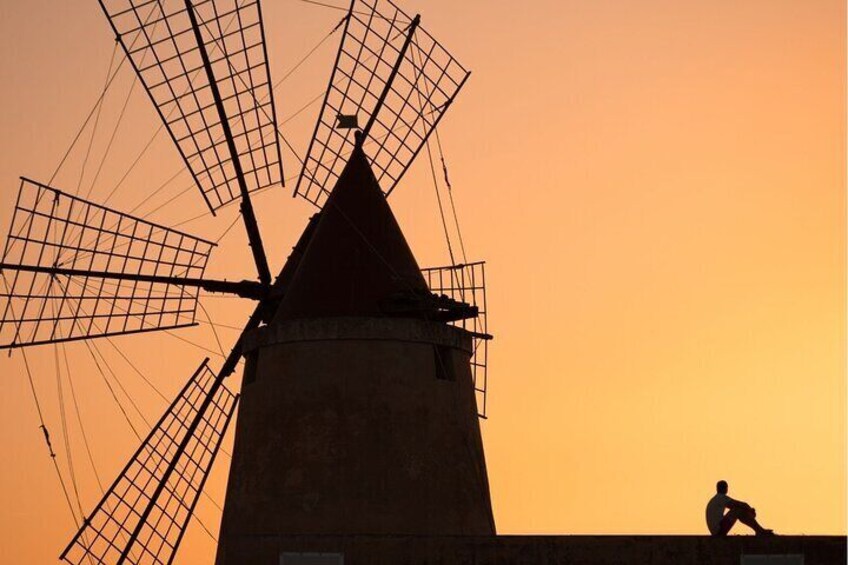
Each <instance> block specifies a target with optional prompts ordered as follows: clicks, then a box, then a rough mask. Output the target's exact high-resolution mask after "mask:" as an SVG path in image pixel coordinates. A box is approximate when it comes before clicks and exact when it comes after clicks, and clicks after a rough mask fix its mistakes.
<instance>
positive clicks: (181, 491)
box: [60, 359, 238, 565]
mask: <svg viewBox="0 0 848 565" xmlns="http://www.w3.org/2000/svg"><path fill="white" fill-rule="evenodd" d="M208 361H209V360H208V359H205V360H204V361H203V362H202V363H201V364H200V366H199V367H198V369H197V370H196V371H195V372H194V374H193V375H192V377H191V378H190V379H189V380H188V382H187V383H186V385H185V386H184V387H183V389H182V390H181V391H180V393H179V394H178V395H177V397H176V398H175V399H174V401H173V402H172V403H171V405H170V406H169V407H168V409H167V410H166V411H165V413H164V414H163V415H162V417H161V418H159V420H158V421H157V423H156V424H155V425H154V426H153V429H152V430H151V431H150V433H149V434H148V435H147V437H146V438H145V439H144V441H143V442H142V444H141V446H140V447H139V448H138V449H137V450H136V451H135V453H134V454H133V456H132V457H131V458H130V460H129V462H128V463H127V464H126V465H125V466H124V468H123V470H122V471H121V473H120V474H119V475H118V478H117V479H115V481H114V482H113V483H112V485H111V486H110V487H109V489H108V490H107V491H106V493H105V494H104V496H103V498H102V499H101V500H100V502H99V503H98V504H97V506H96V507H95V509H94V511H93V512H92V513H91V514H90V515H89V516H88V517H87V518H86V519H85V521H84V523H83V525H82V527H81V528H80V530H79V531H78V532H77V534H76V535H75V536H74V538H73V539H72V540H71V542H70V543H69V544H68V546H67V547H66V548H65V550H64V551H63V552H62V554H61V556H60V558H61V559H63V560H65V561H66V562H68V563H72V564H74V565H78V564H80V565H81V564H82V563H84V562H87V561H90V560H92V559H93V560H95V561H96V562H98V563H103V562H114V563H118V564H120V563H125V562H130V563H140V562H141V563H157V564H158V563H161V564H166V563H168V564H170V563H172V562H173V560H174V557H175V556H176V553H177V549H178V548H179V545H180V542H181V541H182V539H183V535H184V532H185V529H186V526H187V524H188V521H189V519H190V518H191V516H192V514H193V512H194V509H195V506H196V504H197V500H198V498H199V495H200V492H201V491H202V490H203V487H204V485H205V483H206V479H207V477H208V475H209V470H210V468H211V467H212V464H213V463H214V461H215V457H216V456H217V454H218V451H219V449H220V446H221V441H222V439H223V437H224V434H225V433H226V430H227V427H228V425H229V423H230V420H231V418H232V415H233V412H234V411H235V408H236V405H237V403H238V395H235V394H233V393H232V392H230V391H229V390H228V389H227V387H226V386H224V385H223V377H222V376H221V375H220V374H219V375H215V374H214V373H213V372H212V371H211V370H210V369H209V367H208ZM153 518H155V520H154V519H153Z"/></svg>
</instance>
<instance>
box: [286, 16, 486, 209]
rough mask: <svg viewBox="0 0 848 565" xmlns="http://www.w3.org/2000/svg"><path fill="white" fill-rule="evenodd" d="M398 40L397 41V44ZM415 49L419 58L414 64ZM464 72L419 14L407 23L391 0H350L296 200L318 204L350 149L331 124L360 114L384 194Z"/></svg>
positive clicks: (346, 134)
mask: <svg viewBox="0 0 848 565" xmlns="http://www.w3.org/2000/svg"><path fill="white" fill-rule="evenodd" d="M400 38H404V39H403V44H397V42H398V40H400ZM407 47H408V48H407ZM415 52H420V53H422V54H423V55H422V61H421V64H420V65H416V64H415V63H414V60H413V57H412V56H411V55H412V53H415ZM469 75H470V73H469V72H468V71H467V70H465V69H464V68H463V67H462V65H460V64H459V63H458V62H457V61H456V59H454V58H453V56H451V55H450V53H448V52H447V51H446V50H445V49H444V47H442V45H441V44H440V43H438V42H437V41H436V40H435V39H433V37H432V36H431V35H430V34H428V33H427V32H426V31H425V30H424V29H423V28H421V26H420V25H417V16H416V19H413V18H410V17H409V16H408V15H406V14H405V13H404V12H403V11H402V10H400V8H398V7H397V6H396V5H395V4H393V3H392V2H391V1H390V0H353V1H352V2H351V6H350V9H349V10H348V15H347V18H346V21H345V28H344V33H343V34H342V39H341V41H340V44H339V50H338V52H337V54H336V62H335V64H334V66H333V71H332V73H331V75H330V81H329V83H328V86H327V90H326V92H325V95H324V102H323V104H322V107H321V111H320V113H319V116H318V120H317V122H316V125H315V130H314V133H313V136H312V138H311V140H310V143H309V149H308V151H307V154H306V158H305V159H304V164H303V168H302V170H301V174H300V176H299V178H298V181H297V184H296V188H295V195H300V196H302V197H303V198H305V199H306V200H308V201H309V202H311V203H312V204H314V205H315V206H317V207H319V208H320V207H321V206H322V205H323V202H324V200H325V199H326V197H327V195H328V194H329V192H330V190H332V188H333V186H335V183H336V180H337V179H338V176H339V175H340V174H341V170H342V169H343V168H344V164H345V162H346V160H347V159H346V157H347V156H348V155H349V154H350V153H351V152H352V150H353V147H354V146H355V144H356V139H355V136H352V135H350V131H349V130H338V129H337V128H336V127H335V120H336V118H337V116H338V115H357V114H359V113H361V112H364V113H365V114H366V115H367V116H368V121H367V124H368V125H366V133H367V134H368V140H366V142H365V148H366V149H368V150H367V151H366V152H367V153H369V154H370V156H369V160H370V161H371V166H372V168H373V169H374V172H375V175H376V177H377V180H378V182H379V183H380V186H381V189H382V190H383V192H384V193H385V194H386V195H388V194H390V193H391V192H392V191H393V190H394V188H395V187H396V186H397V184H398V182H399V181H400V179H401V178H402V177H403V176H404V175H405V174H406V171H407V170H408V169H409V166H410V165H411V163H412V162H413V161H414V159H415V157H416V156H417V155H418V153H419V152H420V150H421V148H422V147H423V146H424V144H425V143H426V141H427V139H428V137H429V136H430V134H431V133H432V132H433V130H434V128H435V127H436V125H438V123H439V121H440V120H441V118H442V117H443V115H444V113H445V111H446V110H447V108H448V107H450V105H451V104H452V103H453V101H454V100H455V98H456V95H457V94H458V92H459V91H460V90H461V89H462V87H463V86H464V84H465V82H466V80H467V79H468V77H469ZM371 147H373V148H376V149H374V150H372V149H371Z"/></svg>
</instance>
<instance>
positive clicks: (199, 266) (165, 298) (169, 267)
mask: <svg viewBox="0 0 848 565" xmlns="http://www.w3.org/2000/svg"><path fill="white" fill-rule="evenodd" d="M214 246H215V244H214V243H212V242H210V241H206V240H203V239H199V238H196V237H193V236H191V235H188V234H186V233H183V232H180V231H177V230H173V229H169V228H165V227H163V226H160V225H158V224H154V223H152V222H148V221H145V220H142V219H140V218H136V217H133V216H130V215H128V214H124V213H121V212H117V211H115V210H112V209H110V208H106V207H104V206H99V205H97V204H93V203H91V202H88V201H86V200H83V199H81V198H77V197H75V196H71V195H68V194H65V193H63V192H61V191H60V190H57V189H55V188H52V187H50V186H46V185H43V184H40V183H37V182H34V181H31V180H28V179H22V181H21V186H20V192H19V193H18V199H17V203H16V205H15V213H14V215H13V217H12V223H11V226H10V229H9V235H8V239H7V240H6V246H5V249H4V251H3V260H2V265H0V348H9V347H19V346H25V345H37V344H43V343H54V342H58V341H70V340H77V339H86V338H92V337H99V336H110V335H118V334H126V333H136V332H144V331H151V330H160V329H166V328H178V327H183V326H189V325H194V324H195V314H196V309H197V298H198V292H199V290H198V288H192V287H185V286H182V285H180V284H173V283H171V282H153V281H147V282H145V281H141V280H138V278H139V277H144V276H148V277H149V278H151V279H155V278H156V277H161V278H163V279H169V280H172V281H180V280H184V279H189V278H202V276H203V273H204V270H205V269H206V263H207V261H208V259H209V255H210V252H211V251H212V248H213V247H214ZM121 277H127V278H121ZM133 277H135V280H133Z"/></svg>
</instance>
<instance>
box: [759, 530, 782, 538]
mask: <svg viewBox="0 0 848 565" xmlns="http://www.w3.org/2000/svg"><path fill="white" fill-rule="evenodd" d="M757 535H758V536H764V537H769V536H776V535H777V534H776V533H774V530H765V529H763V530H760V531H759V532H757Z"/></svg>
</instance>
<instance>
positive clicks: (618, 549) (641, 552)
mask: <svg viewBox="0 0 848 565" xmlns="http://www.w3.org/2000/svg"><path fill="white" fill-rule="evenodd" d="M242 541H244V542H246V543H244V545H242V547H234V548H233V550H234V551H235V552H238V553H240V556H241V561H240V563H243V564H244V565H260V564H261V565H271V564H274V565H277V564H278V563H279V555H280V553H281V552H283V551H289V552H291V551H299V552H316V553H321V552H323V553H343V554H344V564H345V565H398V564H409V565H621V564H636V565H739V564H740V557H741V556H742V555H786V554H795V555H798V554H800V555H803V556H804V564H805V565H844V564H845V562H846V552H845V543H846V540H845V537H844V536H778V537H774V538H757V537H754V536H730V537H727V538H711V537H708V536H487V537H421V536H348V537H336V536H324V537H320V536H312V537H288V538H275V537H262V538H255V539H253V540H242Z"/></svg>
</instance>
